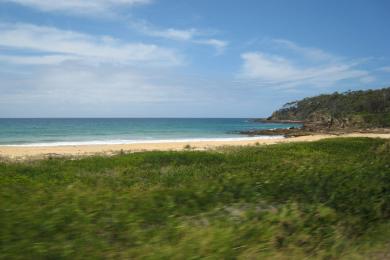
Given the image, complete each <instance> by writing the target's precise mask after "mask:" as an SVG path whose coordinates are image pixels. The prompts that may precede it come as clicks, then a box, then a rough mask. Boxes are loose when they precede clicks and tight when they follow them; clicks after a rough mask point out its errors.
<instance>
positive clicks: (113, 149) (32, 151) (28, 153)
mask: <svg viewBox="0 0 390 260" xmlns="http://www.w3.org/2000/svg"><path fill="white" fill-rule="evenodd" d="M332 137H333V138H334V137H370V138H387V139H389V138H390V134H362V133H354V134H345V135H340V136H334V135H311V136H301V137H293V138H274V139H262V138H259V139H251V140H237V141H235V140H229V141H225V140H224V141H185V142H160V143H136V144H134V143H133V144H107V145H68V146H0V156H1V157H5V158H9V159H30V158H31V159H39V158H45V157H48V156H88V155H96V154H104V155H113V154H116V153H119V152H120V151H124V152H142V151H178V150H184V149H188V145H190V147H191V150H207V149H214V148H219V147H223V146H245V145H256V144H261V145H269V144H277V143H290V142H311V141H317V140H321V139H325V138H332Z"/></svg>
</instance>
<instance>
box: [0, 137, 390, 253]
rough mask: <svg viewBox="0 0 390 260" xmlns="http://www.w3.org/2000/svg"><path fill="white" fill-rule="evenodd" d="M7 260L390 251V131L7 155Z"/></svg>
mask: <svg viewBox="0 0 390 260" xmlns="http://www.w3.org/2000/svg"><path fill="white" fill-rule="evenodd" d="M0 185H1V186H0V187H1V190H0V258H2V259H18V258H19V259H26V258H28V259H41V258H45V259H46V258H47V259H50V258H52V259H85V258H92V259H107V258H115V259H129V258H133V259H134V258H135V259H140V258H141V259H200V258H205V257H208V258H207V259H267V258H270V259H303V258H305V257H308V258H318V259H338V258H345V259H368V258H372V259H385V258H390V220H389V219H390V141H388V140H387V141H386V140H381V139H368V138H349V139H343V138H338V139H329V140H324V141H319V142H314V143H293V144H280V145H272V146H255V147H247V148H229V149H224V150H218V151H208V152H195V151H183V152H145V153H136V154H128V155H126V154H125V155H117V156H114V157H88V158H83V159H79V160H69V159H51V160H42V161H32V162H23V163H17V162H3V163H0Z"/></svg>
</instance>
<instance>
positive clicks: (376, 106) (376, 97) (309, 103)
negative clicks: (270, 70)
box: [241, 87, 390, 136]
mask: <svg viewBox="0 0 390 260" xmlns="http://www.w3.org/2000/svg"><path fill="white" fill-rule="evenodd" d="M255 121H258V122H265V123H267V122H270V123H271V122H272V123H275V122H281V123H282V122H283V123H284V122H290V123H294V122H296V123H301V124H302V126H301V127H299V128H297V127H295V128H292V129H277V130H255V131H245V132H241V133H242V134H248V135H280V134H284V135H286V136H299V135H308V134H313V133H332V134H338V133H346V132H376V133H378V132H386V133H387V132H389V131H390V130H389V128H390V87H388V88H383V89H378V90H366V91H348V92H344V93H338V92H335V93H333V94H327V95H319V96H315V97H308V98H304V99H302V100H298V101H293V102H289V103H287V104H285V105H284V106H283V107H282V108H281V109H279V110H277V111H275V112H273V113H272V115H271V116H270V117H268V118H266V119H257V120H255Z"/></svg>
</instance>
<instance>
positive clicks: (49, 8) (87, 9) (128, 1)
mask: <svg viewBox="0 0 390 260" xmlns="http://www.w3.org/2000/svg"><path fill="white" fill-rule="evenodd" d="M0 2H10V3H15V4H19V5H23V6H27V7H31V8H34V9H38V10H41V11H45V12H53V11H54V12H66V13H71V14H78V15H88V14H104V13H109V12H111V11H112V10H113V9H116V8H120V7H129V6H130V7H131V6H136V5H143V4H148V3H150V2H151V0H63V1H53V0H0Z"/></svg>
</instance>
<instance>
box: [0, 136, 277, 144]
mask: <svg viewBox="0 0 390 260" xmlns="http://www.w3.org/2000/svg"><path fill="white" fill-rule="evenodd" d="M279 138H284V137H283V136H282V135H275V136H265V135H264V136H256V137H227V138H190V139H160V140H104V141H103V140H101V141H77V142H76V141H74V142H50V143H48V142H46V143H26V144H6V145H0V146H7V147H49V146H78V145H116V144H158V143H185V142H208V141H209V142H213V141H217V142H218V141H255V140H264V139H279Z"/></svg>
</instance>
